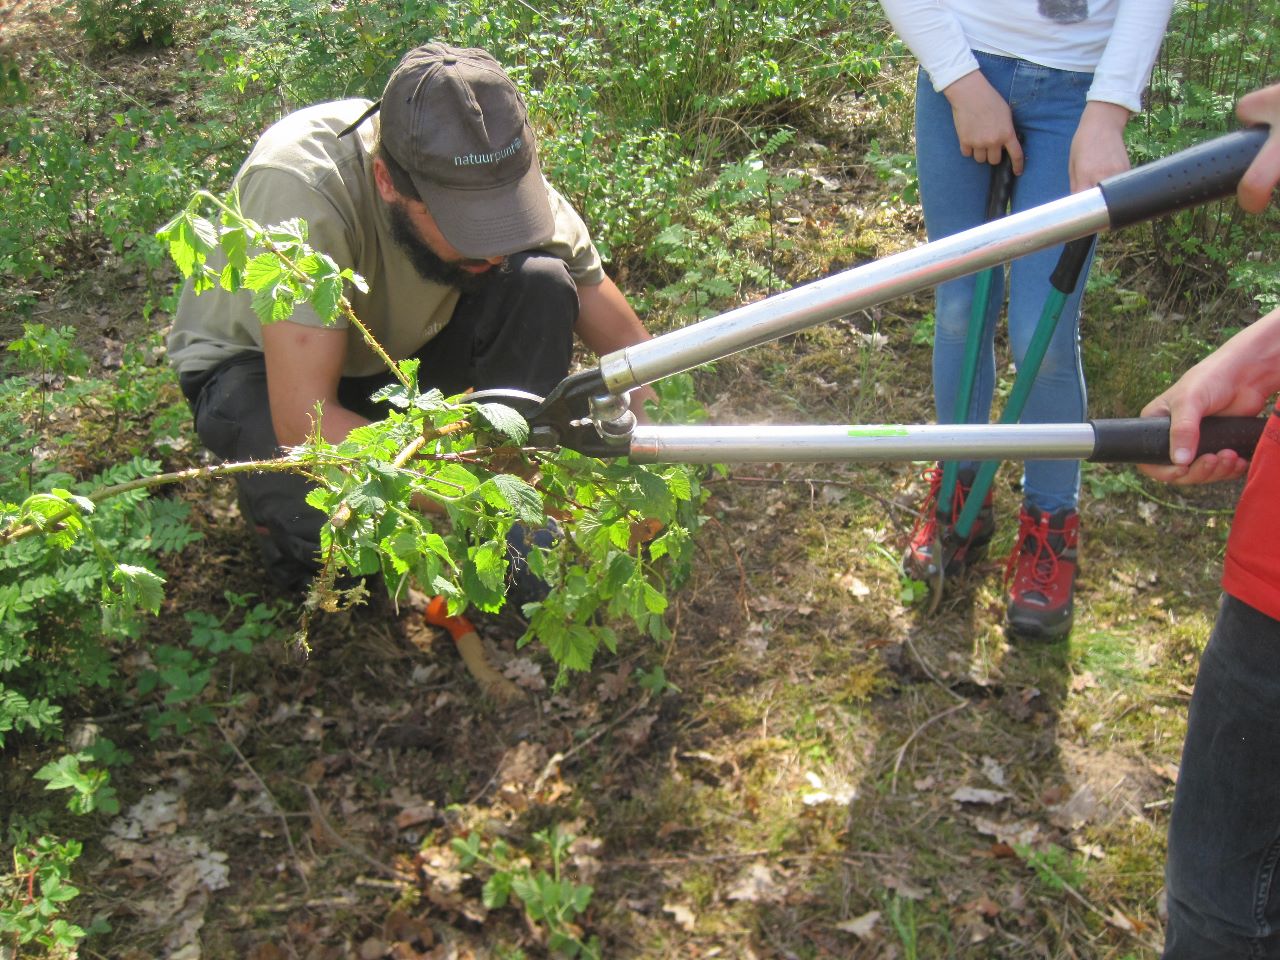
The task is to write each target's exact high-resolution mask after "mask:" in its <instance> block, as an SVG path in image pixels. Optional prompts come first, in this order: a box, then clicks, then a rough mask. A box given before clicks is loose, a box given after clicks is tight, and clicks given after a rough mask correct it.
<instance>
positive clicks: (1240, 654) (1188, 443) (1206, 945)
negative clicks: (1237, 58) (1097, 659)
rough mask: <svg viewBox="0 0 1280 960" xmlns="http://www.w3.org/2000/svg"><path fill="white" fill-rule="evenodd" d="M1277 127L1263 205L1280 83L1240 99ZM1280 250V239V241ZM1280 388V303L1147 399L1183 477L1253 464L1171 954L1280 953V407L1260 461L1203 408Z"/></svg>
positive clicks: (1152, 471) (1192, 804) (1219, 476)
mask: <svg viewBox="0 0 1280 960" xmlns="http://www.w3.org/2000/svg"><path fill="white" fill-rule="evenodd" d="M1236 113H1237V115H1238V116H1239V117H1240V119H1241V120H1243V121H1244V122H1245V123H1249V124H1253V123H1265V124H1268V125H1270V127H1271V135H1270V136H1269V137H1268V138H1267V142H1266V144H1265V145H1264V147H1263V148H1262V150H1261V151H1260V152H1259V154H1258V156H1257V158H1256V159H1255V160H1254V162H1253V163H1252V164H1250V166H1249V169H1248V171H1247V172H1246V173H1245V175H1244V178H1243V179H1242V180H1241V181H1240V188H1239V190H1238V196H1239V200H1240V206H1241V207H1242V208H1244V209H1245V210H1247V211H1249V212H1251V213H1259V212H1261V211H1262V210H1263V208H1264V207H1266V206H1267V203H1268V202H1269V201H1270V199H1271V195H1272V192H1273V191H1274V190H1275V189H1276V187H1277V186H1278V185H1280V84H1276V85H1274V86H1271V87H1266V88H1264V89H1262V90H1256V91H1254V92H1253V93H1251V94H1249V95H1248V96H1246V97H1243V98H1242V99H1241V100H1240V103H1239V104H1238V105H1237V107H1236ZM1273 252H1275V250H1274V249H1273ZM1277 390H1280V309H1277V310H1273V311H1271V313H1269V314H1267V315H1266V316H1265V317H1263V318H1261V319H1260V320H1258V321H1256V322H1255V323H1253V324H1252V325H1250V326H1248V327H1246V328H1245V329H1244V330H1242V331H1241V332H1240V333H1238V334H1236V335H1235V336H1234V337H1232V338H1231V339H1230V340H1229V341H1227V343H1225V344H1224V345H1223V346H1221V347H1220V348H1218V350H1217V351H1215V352H1214V353H1213V354H1211V355H1210V356H1209V357H1207V358H1206V359H1204V360H1202V361H1201V362H1200V363H1198V364H1197V365H1196V366H1195V367H1193V368H1192V369H1191V370H1189V371H1188V372H1187V373H1186V374H1184V375H1183V376H1182V378H1181V379H1179V380H1178V382H1177V383H1175V384H1174V385H1173V386H1172V387H1170V388H1169V389H1168V390H1166V391H1165V392H1164V393H1162V394H1161V395H1160V396H1158V397H1156V398H1155V399H1154V400H1152V401H1151V402H1150V403H1148V404H1147V405H1146V407H1144V408H1143V411H1142V413H1143V415H1144V416H1167V417H1169V421H1170V428H1169V450H1170V459H1171V460H1172V461H1173V464H1174V465H1173V466H1166V467H1155V466H1147V467H1141V468H1140V469H1141V470H1142V471H1143V472H1144V473H1146V474H1148V475H1149V476H1152V477H1155V478H1156V479H1158V480H1164V481H1167V482H1170V483H1178V484H1193V483H1211V482H1214V481H1218V480H1232V479H1236V478H1239V477H1241V476H1243V475H1244V474H1245V472H1246V470H1247V471H1248V479H1247V480H1246V481H1245V486H1244V491H1243V492H1242V493H1241V495H1240V500H1239V502H1238V503H1237V505H1236V511H1235V517H1234V519H1233V520H1232V522H1231V534H1230V536H1229V538H1228V540H1227V552H1226V558H1225V561H1224V564H1223V575H1222V588H1223V599H1222V606H1221V608H1220V609H1219V611H1218V619H1217V622H1216V623H1215V624H1214V627H1213V632H1212V634H1210V636H1209V642H1208V645H1207V646H1206V647H1205V651H1204V654H1203V656H1202V657H1201V658H1200V668H1199V672H1198V673H1197V675H1196V686H1195V691H1194V693H1193V694H1192V696H1191V708H1190V711H1189V713H1188V715H1187V738H1186V743H1185V744H1184V746H1183V750H1182V763H1181V766H1180V767H1179V769H1178V785H1177V787H1176V789H1175V791H1174V797H1173V815H1172V817H1171V818H1170V822H1169V858H1168V865H1167V867H1166V870H1165V887H1166V891H1167V898H1166V900H1167V903H1168V908H1169V920H1168V924H1167V926H1166V928H1165V944H1164V953H1163V955H1162V956H1163V960H1236V958H1238V960H1246V958H1248V960H1266V958H1271V960H1280V539H1278V538H1277V537H1276V529H1277V527H1280V407H1277V408H1276V409H1275V410H1274V411H1273V412H1272V415H1271V417H1270V419H1269V420H1268V422H1267V426H1266V429H1265V431H1264V433H1263V435H1262V438H1261V439H1260V440H1259V441H1258V447H1257V450H1255V451H1254V453H1253V456H1252V458H1251V459H1250V460H1248V461H1246V460H1244V459H1242V458H1241V457H1239V456H1237V455H1236V454H1235V453H1234V452H1233V451H1230V450H1224V451H1221V452H1218V453H1207V454H1205V455H1204V456H1201V457H1196V456H1195V454H1194V453H1193V451H1194V450H1196V448H1197V446H1198V444H1197V441H1198V439H1199V434H1200V419H1201V418H1202V417H1204V416H1208V415H1210V414H1234V415H1254V414H1257V413H1258V412H1259V411H1260V410H1261V409H1262V408H1263V407H1264V406H1266V404H1267V402H1268V401H1269V400H1270V399H1271V398H1272V397H1273V396H1274V395H1275V393H1276V391H1277Z"/></svg>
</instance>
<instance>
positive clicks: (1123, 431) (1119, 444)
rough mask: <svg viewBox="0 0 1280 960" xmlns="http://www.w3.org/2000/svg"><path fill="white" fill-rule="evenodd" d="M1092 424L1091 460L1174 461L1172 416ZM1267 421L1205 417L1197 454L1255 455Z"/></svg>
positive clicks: (1246, 418)
mask: <svg viewBox="0 0 1280 960" xmlns="http://www.w3.org/2000/svg"><path fill="white" fill-rule="evenodd" d="M1091 423H1092V425H1093V433H1094V445H1093V454H1092V455H1091V456H1090V457H1089V459H1090V460H1092V461H1093V462H1094V463H1170V462H1171V461H1170V459H1169V418H1168V417H1134V418H1132V419H1124V420H1093V421H1091ZM1266 423H1267V418H1266V417H1205V418H1204V419H1203V420H1201V421H1200V444H1199V446H1198V447H1197V448H1196V456H1197V457H1199V456H1201V455H1203V454H1206V453H1217V452H1218V451H1219V450H1234V451H1235V452H1236V453H1238V454H1240V456H1242V457H1251V456H1253V450H1254V447H1256V446H1257V445H1258V439H1259V438H1260V437H1261V436H1262V429H1263V427H1264V426H1266Z"/></svg>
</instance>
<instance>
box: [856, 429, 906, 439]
mask: <svg viewBox="0 0 1280 960" xmlns="http://www.w3.org/2000/svg"><path fill="white" fill-rule="evenodd" d="M906 435H907V428H906V427H851V428H850V429H849V436H851V437H905V436H906Z"/></svg>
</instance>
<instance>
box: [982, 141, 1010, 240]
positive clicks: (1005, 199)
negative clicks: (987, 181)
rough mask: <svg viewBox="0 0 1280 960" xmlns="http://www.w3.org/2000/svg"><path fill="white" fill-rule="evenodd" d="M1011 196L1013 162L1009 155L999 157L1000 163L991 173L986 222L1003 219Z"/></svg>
mask: <svg viewBox="0 0 1280 960" xmlns="http://www.w3.org/2000/svg"><path fill="white" fill-rule="evenodd" d="M1012 196H1013V161H1012V160H1010V159H1009V154H1007V153H1006V154H1003V155H1002V156H1001V157H1000V163H999V164H998V165H997V166H996V168H995V169H994V170H992V171H991V186H990V188H989V189H988V190H987V222H988V223H990V222H991V221H992V220H997V219H999V218H1000V217H1003V216H1004V215H1005V214H1006V213H1007V212H1008V209H1009V198H1010V197H1012Z"/></svg>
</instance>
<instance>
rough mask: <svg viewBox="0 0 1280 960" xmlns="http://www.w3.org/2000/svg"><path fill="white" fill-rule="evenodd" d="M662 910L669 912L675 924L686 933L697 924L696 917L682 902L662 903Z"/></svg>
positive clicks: (690, 931) (691, 931) (692, 929)
mask: <svg viewBox="0 0 1280 960" xmlns="http://www.w3.org/2000/svg"><path fill="white" fill-rule="evenodd" d="M662 912H663V913H669V914H671V918H672V919H673V920H675V922H676V925H677V926H678V927H680V929H681V930H684V931H685V932H686V933H693V931H694V929H695V928H696V927H697V926H698V918H697V917H695V916H694V915H693V911H692V910H690V909H689V908H688V907H686V906H685V905H684V904H683V903H664V904H663V905H662Z"/></svg>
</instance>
